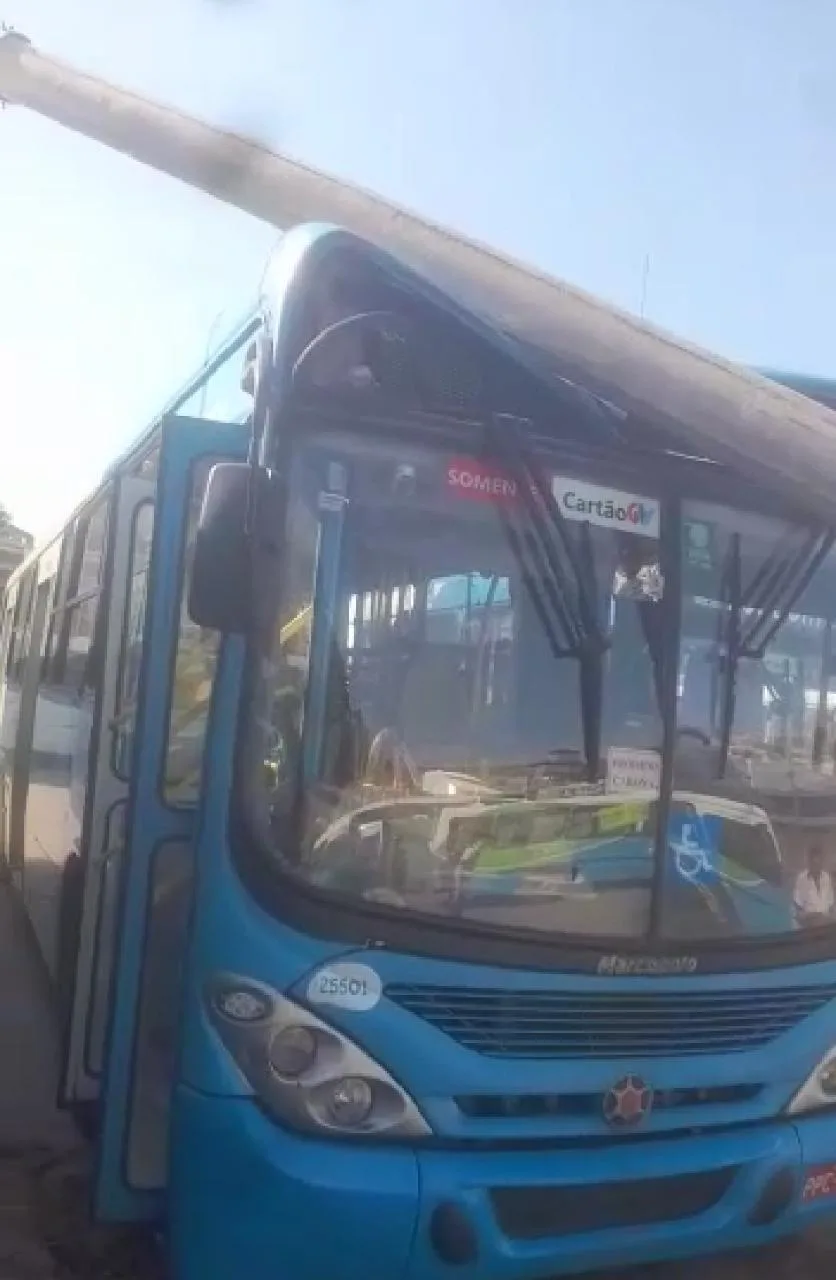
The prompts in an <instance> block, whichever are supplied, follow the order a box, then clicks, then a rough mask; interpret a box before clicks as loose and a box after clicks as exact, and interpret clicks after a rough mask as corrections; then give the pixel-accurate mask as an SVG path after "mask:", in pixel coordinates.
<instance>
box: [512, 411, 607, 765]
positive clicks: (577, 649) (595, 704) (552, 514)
mask: <svg viewBox="0 0 836 1280" xmlns="http://www.w3.org/2000/svg"><path fill="white" fill-rule="evenodd" d="M523 425H524V424H523V423H521V422H520V421H519V420H518V419H516V418H511V417H509V416H506V415H496V416H495V417H494V418H492V420H491V427H492V432H491V438H492V443H493V445H494V450H495V452H496V453H497V454H498V455H499V456H500V458H501V460H502V463H503V466H504V467H505V469H506V470H507V472H508V474H509V476H510V477H511V479H512V480H514V482H515V483H516V488H517V494H518V496H519V499H520V502H521V509H522V510H523V511H524V512H525V515H526V517H527V528H526V529H525V531H524V532H523V533H522V534H520V533H519V531H518V530H517V529H516V528H515V527H514V524H513V516H512V513H511V511H509V509H508V508H505V507H503V508H501V516H502V519H503V522H504V524H505V528H506V532H507V534H508V537H509V541H510V542H511V545H512V548H513V549H514V551H515V553H516V554H518V556H519V559H520V564H521V566H522V569H523V577H524V580H525V583H526V586H527V588H528V590H529V592H530V595H531V599H532V601H533V602H534V605H535V608H536V609H537V612H538V614H539V616H540V619H541V622H542V623H543V626H544V629H545V631H546V635H547V637H548V640H549V644H550V647H551V649H552V652H553V654H554V656H555V657H556V658H559V659H563V658H575V659H576V660H577V661H578V664H579V672H580V704H581V723H582V729H583V738H584V756H585V759H586V768H587V774H588V777H589V779H590V780H591V781H596V780H597V778H598V775H599V772H600V768H601V739H602V724H603V676H604V672H603V661H604V654H605V653H606V651H607V649H608V647H609V640H608V638H607V637H606V636H605V634H604V632H603V631H602V629H601V626H600V624H599V622H598V618H597V609H596V601H597V589H596V583H595V574H594V563H593V560H592V555H591V543H589V544H588V546H587V548H586V551H587V553H586V556H584V557H583V558H582V556H581V555H580V554H579V553H578V549H577V548H576V547H575V545H574V543H573V540H572V538H571V536H570V534H569V531H568V529H567V528H566V521H565V519H564V517H563V515H562V514H561V511H560V508H559V507H558V505H557V503H556V502H555V499H554V495H553V494H552V493H551V491H550V489H549V488H548V485H546V484H544V482H543V479H542V477H541V476H540V475H539V474H538V472H537V470H536V468H534V467H532V466H531V465H530V462H529V458H528V450H527V447H526V444H525V441H524V439H523V433H522V430H521V426H523ZM586 537H587V539H588V538H589V534H588V531H587V534H586ZM523 549H524V550H525V551H526V552H528V553H529V554H528V555H527V556H526V555H525V554H523V555H519V553H520V552H521V551H523ZM532 559H533V561H534V572H533V573H532V572H530V567H529V566H530V562H531V560H532ZM584 559H585V560H586V561H587V563H586V564H584ZM555 620H556V621H557V622H558V625H559V627H560V629H561V630H562V632H563V637H562V642H561V637H559V635H558V634H557V630H556V628H555V625H554V623H555Z"/></svg>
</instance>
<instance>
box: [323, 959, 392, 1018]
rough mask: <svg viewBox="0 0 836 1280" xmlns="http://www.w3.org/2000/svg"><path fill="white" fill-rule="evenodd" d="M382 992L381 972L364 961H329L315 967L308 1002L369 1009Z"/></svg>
mask: <svg viewBox="0 0 836 1280" xmlns="http://www.w3.org/2000/svg"><path fill="white" fill-rule="evenodd" d="M382 994H383V984H382V982H381V981H380V975H379V974H377V973H375V971H374V969H370V968H369V966H368V965H367V964H351V963H348V962H347V963H345V964H331V965H328V966H327V967H326V968H325V969H318V970H317V972H316V973H315V974H314V976H313V977H312V978H311V980H310V982H309V983H308V1000H309V1001H310V1002H311V1004H330V1005H334V1006H335V1007H336V1008H338V1009H351V1010H352V1011H353V1012H354V1013H368V1011H369V1010H370V1009H373V1008H374V1007H375V1005H376V1004H378V1003H379V1001H380V997H381V995H382Z"/></svg>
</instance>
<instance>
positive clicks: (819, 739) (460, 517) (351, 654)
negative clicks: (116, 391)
mask: <svg viewBox="0 0 836 1280" xmlns="http://www.w3.org/2000/svg"><path fill="white" fill-rule="evenodd" d="M456 288H457V287H454V286H453V285H450V288H449V291H443V290H442V289H440V288H439V287H438V286H437V285H436V284H435V283H432V282H431V280H430V278H429V276H427V275H425V274H422V273H421V272H419V271H416V270H413V269H412V268H410V267H407V266H406V265H404V264H403V263H402V262H401V261H399V260H396V259H395V258H393V257H390V256H389V255H388V254H387V253H385V252H383V251H382V250H380V249H378V248H375V247H373V246H372V245H370V244H368V243H366V242H364V241H362V240H360V239H358V238H357V237H356V236H354V235H352V234H349V233H348V232H344V231H341V230H338V229H334V228H330V227H321V226H301V227H297V228H296V229H294V230H291V231H289V232H288V233H287V234H285V235H284V237H283V238H282V240H281V242H280V244H279V246H278V248H277V250H276V256H275V259H274V261H273V262H272V264H271V267H270V270H269V271H268V273H267V276H266V277H265V289H264V298H263V302H262V305H261V306H260V308H259V310H258V312H257V314H256V315H254V316H253V317H252V318H251V319H250V320H249V321H247V322H246V323H245V324H243V325H242V327H241V328H240V329H239V330H238V332H237V333H236V334H235V335H234V336H233V338H232V339H231V340H230V341H229V342H228V343H226V344H225V345H224V346H223V348H222V350H221V351H219V353H218V354H217V356H216V357H215V358H213V360H212V361H211V362H210V365H209V366H208V368H207V369H205V370H203V371H202V372H201V374H200V376H199V377H198V378H196V379H194V380H192V382H191V383H190V384H189V385H188V386H187V387H186V388H185V389H184V391H183V392H182V393H181V394H180V395H178V396H177V397H176V398H175V399H174V400H173V401H172V403H171V404H170V405H169V406H168V407H167V409H166V410H165V412H164V413H163V414H162V415H161V416H160V419H159V420H158V421H157V422H156V423H155V424H154V425H153V427H152V428H151V429H150V430H149V431H148V432H147V433H146V434H145V435H144V436H143V437H142V439H141V440H140V441H139V442H138V443H137V445H136V446H135V447H134V448H133V449H131V450H130V451H129V452H128V453H127V454H126V455H125V456H124V457H122V458H121V459H120V461H119V462H118V463H117V464H116V465H115V466H114V467H113V468H112V469H111V470H110V472H109V473H108V474H107V475H106V476H105V478H104V480H103V482H102V484H101V486H100V487H99V488H98V489H97V490H96V492H95V493H94V494H92V495H91V497H90V498H89V499H88V500H87V501H86V502H85V503H84V504H82V506H80V507H79V508H78V509H77V510H76V512H75V513H74V514H73V516H72V517H71V519H70V520H69V521H68V522H67V523H66V524H65V525H64V527H63V529H62V530H61V531H60V533H59V534H58V536H57V537H56V538H55V539H54V540H53V541H52V542H50V543H49V544H48V545H47V546H45V547H44V548H43V549H41V550H39V551H38V552H36V553H35V554H33V556H32V557H30V559H29V560H27V561H26V562H25V563H24V564H23V565H22V566H21V568H20V569H19V570H18V571H17V572H16V573H15V575H14V576H13V578H12V579H11V581H10V583H9V586H8V590H7V593H6V595H5V598H4V601H3V606H2V610H3V611H2V632H0V661H1V662H2V668H1V669H2V675H3V691H2V703H0V723H1V724H2V750H3V757H2V777H1V779H0V785H1V788H2V789H1V790H0V805H2V809H1V810H0V840H1V841H2V856H3V858H4V860H5V863H6V866H7V868H8V872H9V874H10V876H11V878H12V880H13V881H14V884H15V885H16V887H17V890H18V892H19V894H20V896H21V899H22V902H23V904H24V906H25V909H26V912H27V915H28V917H29V920H30V921H31V925H32V932H33V934H34V936H35V938H36V940H37V943H38V946H39V949H40V951H41V953H42V955H43V958H44V961H45V964H46V966H47V969H48V971H49V973H50V975H51V978H52V981H53V983H54V987H55V990H56V996H57V1007H58V1009H59V1011H60V1015H61V1020H62V1029H63V1068H62V1078H61V1085H60V1090H61V1101H62V1103H63V1104H64V1105H66V1106H67V1107H69V1108H71V1109H72V1110H73V1111H74V1112H75V1113H77V1114H78V1115H79V1116H81V1117H83V1118H84V1119H85V1121H86V1122H87V1123H88V1126H89V1130H90V1132H91V1133H92V1134H93V1140H94V1142H95V1145H96V1151H97V1172H96V1179H95V1187H94V1196H93V1199H94V1208H95V1213H96V1215H97V1217H98V1218H99V1219H101V1220H103V1221H111V1222H114V1221H122V1222H152V1223H156V1224H158V1225H159V1227H160V1229H161V1230H162V1231H163V1233H164V1236H165V1239H166V1245H167V1249H168V1251H169V1255H170V1260H171V1267H172V1272H173V1275H174V1276H175V1277H176V1278H177V1280H231V1278H232V1277H238V1276H246V1277H248V1280H262V1278H263V1280H268V1278H269V1280H279V1278H280V1280H324V1278H325V1277H328V1280H368V1277H369V1276H373V1277H375V1280H389V1278H390V1277H392V1278H394V1277H405V1278H406V1277H414V1278H415V1280H443V1278H444V1277H447V1276H449V1275H453V1274H455V1275H460V1276H462V1277H474V1278H475V1277H479V1278H480V1280H488V1278H489V1277H490V1278H491V1280H543V1277H547V1276H557V1275H561V1274H564V1273H577V1272H583V1271H586V1270H593V1269H595V1268H600V1267H605V1266H614V1265H624V1264H628V1263H634V1262H644V1261H653V1260H665V1259H677V1258H682V1257H685V1256H691V1255H694V1254H698V1253H711V1252H715V1251H723V1250H726V1249H731V1248H737V1247H743V1246H752V1245H758V1244H763V1243H766V1242H768V1241H770V1240H772V1239H775V1238H777V1237H779V1236H782V1235H788V1234H791V1233H795V1232H799V1231H801V1230H803V1229H804V1227H805V1226H806V1225H807V1224H808V1223H811V1222H813V1221H815V1220H816V1219H817V1218H819V1217H820V1216H821V1215H823V1214H827V1213H833V1211H834V1209H836V1203H834V1196H836V1110H834V1107H836V1030H834V1028H836V1019H834V1013H836V929H834V922H836V911H835V910H834V902H833V875H835V874H836V869H834V868H833V866H832V860H833V856H834V853H835V852H836V848H835V847H834V842H835V841H836V688H834V685H833V681H834V677H835V676H836V663H835V662H834V656H833V636H832V630H833V618H834V604H833V602H834V600H836V551H834V546H833V543H834V529H836V525H834V524H833V523H828V521H827V518H826V516H827V507H826V504H825V503H823V502H822V501H821V500H820V498H817V497H816V496H815V495H812V496H810V498H809V500H807V497H806V495H805V491H804V488H803V485H802V484H801V483H800V482H798V483H793V482H792V479H791V477H790V479H787V478H786V477H784V478H782V479H780V480H779V479H777V478H773V481H772V483H771V484H770V483H769V477H768V475H767V474H766V473H765V471H763V470H756V468H755V463H753V464H752V466H751V467H750V466H749V465H748V463H747V462H746V460H745V458H738V459H737V461H736V460H735V455H734V452H733V450H731V449H730V450H729V451H728V452H727V453H724V454H723V456H719V453H717V452H716V451H715V452H712V451H711V449H709V447H708V445H707V443H706V442H705V441H695V442H694V445H693V447H692V448H691V449H690V450H688V451H686V450H684V448H683V443H682V440H681V438H680V437H679V436H677V434H676V433H675V432H674V431H671V430H668V429H667V428H666V426H665V419H664V417H663V416H662V417H660V419H659V420H658V421H653V422H649V421H647V422H646V421H643V420H640V419H637V418H636V417H635V415H634V414H632V412H631V411H630V409H629V407H628V408H624V407H622V406H618V405H616V404H614V403H612V402H611V401H610V400H609V399H605V398H601V397H600V396H599V395H597V394H593V392H591V391H590V389H589V388H587V387H585V386H583V385H581V384H580V382H578V381H577V380H573V378H571V377H569V376H567V375H566V371H563V370H561V369H560V368H559V367H557V366H556V365H555V364H554V362H551V363H550V362H549V360H548V358H547V357H548V350H547V347H546V346H545V345H543V343H544V342H545V339H544V340H543V342H541V343H540V345H537V344H535V343H533V342H532V341H530V340H529V338H528V337H527V336H526V334H525V333H524V332H523V331H522V329H521V328H520V327H519V326H518V327H517V328H515V322H514V316H515V315H518V314H520V307H521V305H522V304H521V303H520V299H519V298H518V297H517V296H516V295H514V296H511V294H508V295H507V296H506V295H504V294H503V295H501V296H500V294H498V293H497V292H496V290H497V289H498V288H499V286H496V288H495V289H494V293H493V295H492V300H491V298H489V299H488V301H487V302H483V303H482V304H480V305H478V306H476V305H474V304H473V299H472V298H471V297H470V296H468V305H465V304H464V302H462V301H461V300H460V299H461V296H463V295H460V294H459V293H457V292H456ZM544 332H545V329H544ZM756 385H757V386H758V387H761V388H762V389H763V388H766V390H765V391H763V394H767V393H768V384H766V383H763V384H761V383H757V384H756ZM811 394H813V393H812V392H811ZM822 394H824V392H822ZM798 403H799V405H800V406H802V407H803V405H804V403H805V402H804V401H802V400H801V399H799V402H798ZM799 411H800V410H799ZM730 430H731V428H730ZM799 447H800V446H799ZM828 864H830V865H828Z"/></svg>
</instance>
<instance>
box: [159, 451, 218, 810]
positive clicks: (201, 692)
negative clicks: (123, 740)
mask: <svg viewBox="0 0 836 1280" xmlns="http://www.w3.org/2000/svg"><path fill="white" fill-rule="evenodd" d="M212 466H213V460H210V459H207V460H205V461H203V462H201V463H200V464H199V465H198V466H197V467H196V469H195V476H194V480H193V483H192V495H191V500H190V504H189V512H188V517H187V526H186V535H185V546H184V550H183V578H184V581H187V580H188V573H189V566H190V563H191V557H192V551H193V548H194V539H195V534H196V531H197V521H198V517H199V515H200V507H201V503H202V502H203V494H204V492H205V489H206V482H207V480H208V477H209V472H210V471H211V469H212ZM217 660H218V634H217V632H214V631H207V630H205V629H204V628H202V627H198V626H196V625H195V623H194V622H192V620H191V618H190V617H189V612H188V607H187V600H186V597H185V595H184V596H183V597H182V603H181V607H180V623H179V631H178V636H177V654H176V658H175V663H174V687H173V690H172V697H171V714H170V720H169V729H168V750H167V755H166V771H165V778H164V780H163V790H164V794H165V797H166V799H167V800H168V801H169V803H171V804H177V805H181V804H185V805H191V804H194V803H195V802H196V800H197V795H198V790H199V788H200V773H201V769H202V766H203V743H204V739H205V737H206V725H207V722H208V718H209V705H210V702H211V699H212V687H213V684H214V679H215V669H216V667H217Z"/></svg>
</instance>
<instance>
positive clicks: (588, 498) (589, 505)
mask: <svg viewBox="0 0 836 1280" xmlns="http://www.w3.org/2000/svg"><path fill="white" fill-rule="evenodd" d="M552 493H553V494H554V497H555V500H556V502H557V505H558V506H559V507H560V511H561V514H562V515H563V518H564V519H565V520H585V521H587V522H588V523H589V524H595V525H599V526H600V527H601V528H602V529H618V530H619V531H620V532H622V533H640V534H643V535H644V537H646V538H658V537H659V527H660V522H659V503H658V502H657V501H656V499H655V498H642V497H639V495H638V494H636V493H625V492H624V491H623V490H622V489H609V488H603V487H602V486H601V485H599V484H590V483H589V482H588V481H586V480H570V479H567V477H566V476H552Z"/></svg>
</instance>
